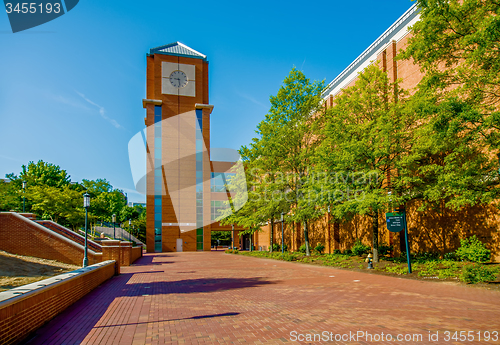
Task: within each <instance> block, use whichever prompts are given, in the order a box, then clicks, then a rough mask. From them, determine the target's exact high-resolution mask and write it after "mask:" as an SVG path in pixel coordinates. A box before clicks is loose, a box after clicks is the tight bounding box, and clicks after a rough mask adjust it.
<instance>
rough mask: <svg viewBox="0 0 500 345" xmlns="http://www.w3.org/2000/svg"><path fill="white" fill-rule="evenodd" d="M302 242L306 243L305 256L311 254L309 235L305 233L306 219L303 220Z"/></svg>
mask: <svg viewBox="0 0 500 345" xmlns="http://www.w3.org/2000/svg"><path fill="white" fill-rule="evenodd" d="M304 242H305V244H306V256H311V252H310V250H309V236H308V235H307V220H304Z"/></svg>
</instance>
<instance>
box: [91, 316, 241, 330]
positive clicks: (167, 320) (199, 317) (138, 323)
mask: <svg viewBox="0 0 500 345" xmlns="http://www.w3.org/2000/svg"><path fill="white" fill-rule="evenodd" d="M235 315H240V313H223V314H212V315H200V316H192V317H184V318H181V319H162V320H155V321H148V322H134V323H120V324H115V325H105V326H96V327H95V328H108V327H119V326H130V325H141V324H148V323H154V322H169V321H180V320H198V319H211V318H214V317H224V316H235Z"/></svg>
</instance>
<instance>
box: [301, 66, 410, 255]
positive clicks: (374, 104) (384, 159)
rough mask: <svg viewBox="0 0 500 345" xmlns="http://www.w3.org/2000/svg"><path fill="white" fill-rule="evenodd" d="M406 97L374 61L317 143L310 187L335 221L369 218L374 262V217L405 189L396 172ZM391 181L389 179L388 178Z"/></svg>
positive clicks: (402, 149)
mask: <svg viewBox="0 0 500 345" xmlns="http://www.w3.org/2000/svg"><path fill="white" fill-rule="evenodd" d="M405 104H406V95H405V92H404V91H403V90H401V89H400V88H399V86H398V82H397V81H396V82H395V83H390V82H389V80H388V77H387V74H386V73H384V72H383V71H381V70H380V69H379V68H378V67H377V66H376V65H370V66H368V67H367V68H366V69H365V70H364V71H363V72H362V73H360V74H359V76H358V79H357V80H356V83H355V85H354V86H352V87H349V88H346V89H344V90H343V91H342V94H341V95H339V96H337V97H336V98H335V105H334V106H333V107H332V108H330V109H329V110H328V112H327V114H326V116H325V125H324V128H323V130H322V133H321V137H320V139H321V145H320V147H319V148H318V150H317V152H316V157H315V158H316V160H315V162H316V169H317V172H318V175H317V176H316V178H315V180H316V182H315V181H312V182H311V184H310V186H309V188H310V189H311V188H313V189H314V188H315V189H316V191H317V192H318V190H319V193H320V195H321V197H320V200H321V202H320V204H324V205H331V206H332V209H331V213H332V215H333V217H334V219H348V218H349V217H351V216H352V215H355V214H359V215H366V216H369V217H370V218H371V219H372V236H373V237H372V238H373V256H374V261H375V262H377V261H378V233H379V229H378V220H379V215H380V214H381V212H382V211H384V210H387V208H388V207H389V205H388V204H389V196H388V192H390V191H399V193H394V195H392V196H391V197H392V198H394V201H396V200H397V199H398V198H399V199H401V198H402V197H403V196H404V195H405V193H404V192H403V191H402V190H400V186H401V184H400V183H401V181H400V180H399V175H398V174H396V170H397V168H398V167H399V164H400V162H401V161H403V160H404V159H405V157H406V156H407V155H408V152H409V151H410V148H411V140H412V130H411V129H412V126H414V121H413V119H412V117H411V114H407V113H405V112H404V111H403V110H404V108H405ZM388 178H389V179H390V183H389V180H388Z"/></svg>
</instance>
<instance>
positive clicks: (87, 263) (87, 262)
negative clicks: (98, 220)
mask: <svg viewBox="0 0 500 345" xmlns="http://www.w3.org/2000/svg"><path fill="white" fill-rule="evenodd" d="M88 209H89V208H88V207H85V255H84V256H83V267H87V266H88V265H89V258H88V256H87V251H88V245H87V218H88V217H87V215H88Z"/></svg>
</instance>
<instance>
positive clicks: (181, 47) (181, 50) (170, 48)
mask: <svg viewBox="0 0 500 345" xmlns="http://www.w3.org/2000/svg"><path fill="white" fill-rule="evenodd" d="M149 54H150V55H153V54H165V55H174V56H187V57H190V58H197V59H203V60H207V56H206V55H204V54H202V53H200V52H198V51H196V50H194V49H193V48H190V47H188V46H187V45H185V44H183V43H181V42H174V43H170V44H166V45H164V46H160V47H156V48H152V49H150V50H149Z"/></svg>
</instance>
